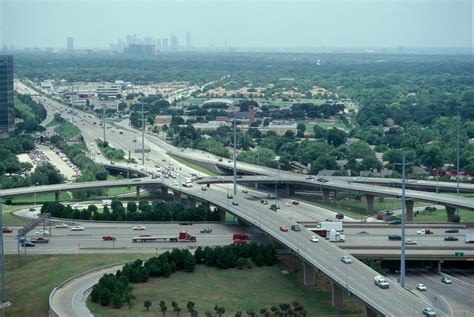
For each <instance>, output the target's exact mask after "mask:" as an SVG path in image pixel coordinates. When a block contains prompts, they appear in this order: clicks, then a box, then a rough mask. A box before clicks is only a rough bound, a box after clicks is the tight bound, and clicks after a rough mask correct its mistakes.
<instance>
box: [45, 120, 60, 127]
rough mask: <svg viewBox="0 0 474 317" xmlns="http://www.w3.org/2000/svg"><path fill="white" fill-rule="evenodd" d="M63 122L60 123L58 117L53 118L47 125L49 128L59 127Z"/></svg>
mask: <svg viewBox="0 0 474 317" xmlns="http://www.w3.org/2000/svg"><path fill="white" fill-rule="evenodd" d="M61 123H62V122H60V121H58V120H57V119H56V117H54V118H53V120H51V121H49V122H48V124H47V125H46V127H47V128H49V127H54V126H57V125H60V124H61Z"/></svg>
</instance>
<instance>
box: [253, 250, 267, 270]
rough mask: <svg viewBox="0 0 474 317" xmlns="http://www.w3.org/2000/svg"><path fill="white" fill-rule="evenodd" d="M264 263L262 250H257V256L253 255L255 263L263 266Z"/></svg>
mask: <svg viewBox="0 0 474 317" xmlns="http://www.w3.org/2000/svg"><path fill="white" fill-rule="evenodd" d="M264 264H265V259H264V257H263V255H262V252H260V251H258V253H257V256H256V257H255V265H256V266H263V265H264Z"/></svg>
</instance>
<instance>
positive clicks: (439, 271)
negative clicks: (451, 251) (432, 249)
mask: <svg viewBox="0 0 474 317" xmlns="http://www.w3.org/2000/svg"><path fill="white" fill-rule="evenodd" d="M442 265H443V260H439V261H438V274H440V273H441V269H442Z"/></svg>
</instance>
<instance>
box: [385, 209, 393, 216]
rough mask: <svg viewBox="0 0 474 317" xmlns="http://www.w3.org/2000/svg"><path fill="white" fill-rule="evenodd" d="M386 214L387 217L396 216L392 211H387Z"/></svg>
mask: <svg viewBox="0 0 474 317" xmlns="http://www.w3.org/2000/svg"><path fill="white" fill-rule="evenodd" d="M385 214H386V215H387V216H391V215H393V214H394V212H393V211H392V210H387V211H386V212H385Z"/></svg>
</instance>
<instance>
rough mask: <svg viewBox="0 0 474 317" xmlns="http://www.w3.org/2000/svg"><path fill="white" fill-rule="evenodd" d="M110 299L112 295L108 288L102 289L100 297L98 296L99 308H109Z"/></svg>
mask: <svg viewBox="0 0 474 317" xmlns="http://www.w3.org/2000/svg"><path fill="white" fill-rule="evenodd" d="M111 297H112V293H111V292H110V290H109V289H108V288H104V290H103V292H102V295H101V296H100V305H101V306H109V305H110V300H111Z"/></svg>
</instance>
